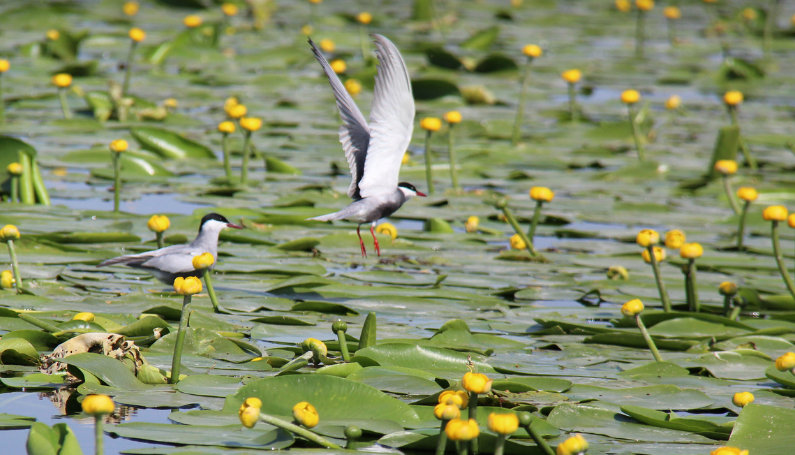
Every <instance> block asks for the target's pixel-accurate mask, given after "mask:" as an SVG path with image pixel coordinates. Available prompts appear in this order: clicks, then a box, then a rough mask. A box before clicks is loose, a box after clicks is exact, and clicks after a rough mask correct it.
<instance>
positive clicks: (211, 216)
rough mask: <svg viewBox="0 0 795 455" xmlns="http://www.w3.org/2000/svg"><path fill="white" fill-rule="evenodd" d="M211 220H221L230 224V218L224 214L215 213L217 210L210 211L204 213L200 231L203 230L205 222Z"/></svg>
mask: <svg viewBox="0 0 795 455" xmlns="http://www.w3.org/2000/svg"><path fill="white" fill-rule="evenodd" d="M210 220H215V221H220V222H222V223H226V224H229V220H227V219H226V217H224V216H223V215H221V214H218V213H215V212H213V213H208V214H207V215H204V216H203V217H202V222H201V223H200V224H199V231H201V230H202V226H204V223H206V222H208V221H210Z"/></svg>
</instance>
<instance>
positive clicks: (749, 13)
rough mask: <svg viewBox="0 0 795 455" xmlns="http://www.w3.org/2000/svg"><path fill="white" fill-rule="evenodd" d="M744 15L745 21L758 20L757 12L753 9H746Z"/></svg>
mask: <svg viewBox="0 0 795 455" xmlns="http://www.w3.org/2000/svg"><path fill="white" fill-rule="evenodd" d="M742 15H743V19H745V20H747V21H753V20H756V18H757V14H756V10H755V9H753V8H745V9H744V10H743V12H742Z"/></svg>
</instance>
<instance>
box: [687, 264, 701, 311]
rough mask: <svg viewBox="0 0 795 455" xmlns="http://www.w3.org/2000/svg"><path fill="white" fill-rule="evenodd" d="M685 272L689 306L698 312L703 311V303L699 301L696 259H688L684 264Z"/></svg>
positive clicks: (689, 308)
mask: <svg viewBox="0 0 795 455" xmlns="http://www.w3.org/2000/svg"><path fill="white" fill-rule="evenodd" d="M682 272H684V274H685V294H686V295H687V308H688V310H690V311H693V312H695V313H698V312H699V311H701V304H700V303H699V301H698V290H697V289H696V260H695V259H688V260H687V264H685V265H684V266H682Z"/></svg>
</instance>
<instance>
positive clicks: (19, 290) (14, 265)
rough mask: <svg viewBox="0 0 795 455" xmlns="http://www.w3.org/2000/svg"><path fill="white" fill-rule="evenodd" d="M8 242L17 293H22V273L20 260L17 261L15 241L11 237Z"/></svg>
mask: <svg viewBox="0 0 795 455" xmlns="http://www.w3.org/2000/svg"><path fill="white" fill-rule="evenodd" d="M6 243H7V244H8V255H9V256H10V257H11V269H12V270H13V272H14V288H15V289H16V290H17V294H22V275H21V274H20V273H19V262H18V261H17V252H16V250H15V249H14V241H13V240H11V239H8V240H6Z"/></svg>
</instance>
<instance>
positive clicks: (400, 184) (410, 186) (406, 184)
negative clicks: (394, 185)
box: [398, 182, 417, 193]
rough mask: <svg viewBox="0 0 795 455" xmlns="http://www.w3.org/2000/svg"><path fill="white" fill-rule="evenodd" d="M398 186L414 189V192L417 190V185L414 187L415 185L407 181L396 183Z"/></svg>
mask: <svg viewBox="0 0 795 455" xmlns="http://www.w3.org/2000/svg"><path fill="white" fill-rule="evenodd" d="M398 186H399V187H403V188H406V189H407V190H411V191H414V192H415V193H416V192H417V187H416V186H414V185H412V184H411V183H409V182H400V183H398Z"/></svg>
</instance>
